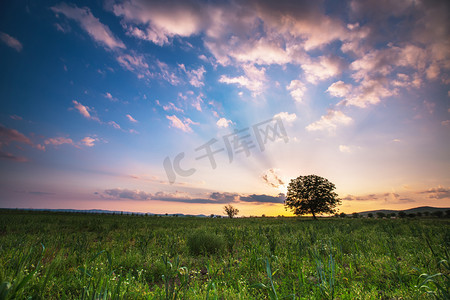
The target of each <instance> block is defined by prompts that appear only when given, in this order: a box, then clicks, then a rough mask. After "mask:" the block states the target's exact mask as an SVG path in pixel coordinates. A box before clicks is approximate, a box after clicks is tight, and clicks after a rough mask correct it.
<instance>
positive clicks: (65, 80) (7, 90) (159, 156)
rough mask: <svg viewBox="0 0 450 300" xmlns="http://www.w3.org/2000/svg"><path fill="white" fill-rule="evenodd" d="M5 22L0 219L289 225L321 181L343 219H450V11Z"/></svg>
mask: <svg viewBox="0 0 450 300" xmlns="http://www.w3.org/2000/svg"><path fill="white" fill-rule="evenodd" d="M0 11H1V18H0V57H1V59H0V69H1V81H0V99H1V100H0V101H1V111H0V158H1V160H0V168H1V172H0V176H1V181H0V207H1V208H49V209H54V208H68V209H69V208H70V209H105V210H118V211H134V212H149V213H157V214H164V213H183V214H205V215H210V214H219V215H223V214H224V212H223V206H224V205H225V204H228V203H232V204H233V205H234V206H236V207H237V208H239V210H240V213H239V216H250V215H254V216H261V215H262V214H265V215H275V216H276V215H292V214H291V213H290V212H289V211H286V210H285V209H284V206H283V199H284V195H283V194H285V193H286V188H287V184H288V183H289V181H290V180H291V179H293V178H295V177H297V176H300V175H308V174H316V175H319V176H322V177H325V178H327V179H328V180H329V181H331V182H332V183H334V184H335V185H336V187H337V190H336V192H337V193H338V194H339V196H340V198H341V199H342V205H341V206H340V207H339V209H340V211H341V212H345V213H352V212H357V211H365V210H373V209H399V210H401V209H408V208H411V207H417V206H436V207H448V206H449V204H450V101H449V100H450V76H449V75H450V73H449V70H450V35H449V29H450V22H449V20H450V16H449V15H448V12H449V11H450V8H449V2H448V1H372V0H364V1H356V0H355V1H259V0H255V1H190V0H189V1H181V0H180V1H144V0H124V1H119V0H117V1H114V0H112V1H109V0H105V1H103V2H102V1H98V2H93V1H75V2H60V1H45V3H44V2H40V1H31V2H30V1H3V2H2V4H0ZM208 151H211V152H208ZM211 153H212V154H211Z"/></svg>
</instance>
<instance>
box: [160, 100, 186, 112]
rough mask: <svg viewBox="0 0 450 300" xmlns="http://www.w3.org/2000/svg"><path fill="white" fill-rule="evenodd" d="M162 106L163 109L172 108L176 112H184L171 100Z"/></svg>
mask: <svg viewBox="0 0 450 300" xmlns="http://www.w3.org/2000/svg"><path fill="white" fill-rule="evenodd" d="M162 108H163V109H164V110H165V111H169V110H174V111H177V112H181V113H184V111H183V110H182V109H181V108H179V107H177V106H176V105H175V104H173V103H172V102H169V104H167V105H163V107H162Z"/></svg>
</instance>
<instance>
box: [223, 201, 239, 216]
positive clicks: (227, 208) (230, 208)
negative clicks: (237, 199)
mask: <svg viewBox="0 0 450 300" xmlns="http://www.w3.org/2000/svg"><path fill="white" fill-rule="evenodd" d="M223 209H224V210H225V213H226V214H227V215H228V216H229V217H230V219H231V218H233V217H234V216H236V215H237V214H238V213H239V209H237V208H235V207H233V205H231V204H228V205H225V206H224V207H223Z"/></svg>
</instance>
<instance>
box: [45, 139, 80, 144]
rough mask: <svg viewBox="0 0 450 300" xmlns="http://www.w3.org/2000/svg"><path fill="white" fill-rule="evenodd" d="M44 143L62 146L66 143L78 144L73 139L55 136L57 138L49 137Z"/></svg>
mask: <svg viewBox="0 0 450 300" xmlns="http://www.w3.org/2000/svg"><path fill="white" fill-rule="evenodd" d="M44 144H46V145H53V146H60V145H64V144H68V145H72V146H76V145H75V144H74V143H73V141H72V139H69V138H65V137H55V138H48V139H46V140H45V141H44Z"/></svg>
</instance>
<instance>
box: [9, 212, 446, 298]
mask: <svg viewBox="0 0 450 300" xmlns="http://www.w3.org/2000/svg"><path fill="white" fill-rule="evenodd" d="M449 225H450V222H449V220H448V219H409V218H408V219H395V220H390V219H364V218H358V219H349V218H345V219H342V218H340V219H334V218H330V219H321V220H320V221H318V222H313V221H311V220H309V219H304V218H247V219H231V220H230V219H211V218H180V217H178V218H174V217H143V216H142V217H141V216H127V215H123V216H121V215H116V216H112V215H83V214H62V213H61V214H60V213H39V212H21V211H8V212H1V213H0V228H1V231H0V283H1V285H0V299H13V298H15V299H25V298H30V297H32V298H36V299H39V298H40V299H60V298H68V299H283V298H288V299H399V298H403V299H427V298H429V299H448V295H449V272H450V271H449V264H448V261H449V257H448V249H449V248H448V247H449V245H450V231H449ZM42 245H45V247H43V246H42Z"/></svg>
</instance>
